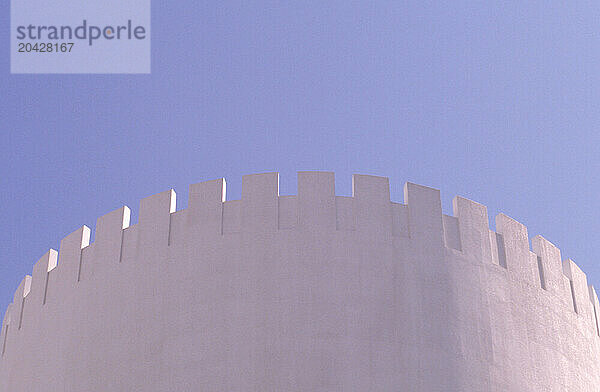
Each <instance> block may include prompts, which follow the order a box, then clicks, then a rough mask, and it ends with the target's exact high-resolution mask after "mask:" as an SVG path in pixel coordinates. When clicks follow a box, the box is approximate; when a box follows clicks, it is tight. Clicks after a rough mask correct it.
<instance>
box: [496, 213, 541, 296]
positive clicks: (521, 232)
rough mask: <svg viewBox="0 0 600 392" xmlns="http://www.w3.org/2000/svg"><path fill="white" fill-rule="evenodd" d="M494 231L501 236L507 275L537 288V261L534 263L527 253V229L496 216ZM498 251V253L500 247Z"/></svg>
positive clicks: (512, 221)
mask: <svg viewBox="0 0 600 392" xmlns="http://www.w3.org/2000/svg"><path fill="white" fill-rule="evenodd" d="M496 231H497V232H498V234H500V235H502V240H503V244H504V253H505V255H506V267H507V270H508V272H509V275H511V276H512V277H513V279H515V280H520V281H523V282H526V283H528V284H530V285H535V286H538V285H539V284H538V282H539V278H538V272H537V270H538V268H537V260H535V261H534V260H533V259H532V258H531V255H530V253H529V252H530V249H529V236H528V235H527V227H525V225H523V224H522V223H520V222H517V221H516V220H514V219H512V218H511V217H509V216H507V215H505V214H498V215H497V216H496ZM498 250H499V252H500V250H501V249H500V246H499V247H498Z"/></svg>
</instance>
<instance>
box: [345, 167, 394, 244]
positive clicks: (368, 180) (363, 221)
mask: <svg viewBox="0 0 600 392" xmlns="http://www.w3.org/2000/svg"><path fill="white" fill-rule="evenodd" d="M352 197H353V199H354V213H355V220H356V228H357V229H358V230H360V231H361V232H364V233H365V234H366V235H368V236H369V237H371V236H373V237H375V238H379V239H385V238H391V236H392V203H391V201H390V182H389V179H388V178H387V177H377V176H370V175H362V174H354V175H353V176H352Z"/></svg>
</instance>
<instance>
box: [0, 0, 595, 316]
mask: <svg viewBox="0 0 600 392" xmlns="http://www.w3.org/2000/svg"><path fill="white" fill-rule="evenodd" d="M8 3H9V2H3V3H2V5H1V7H2V8H1V9H0V15H1V17H0V21H1V23H0V41H1V42H4V43H5V44H6V45H4V46H3V52H4V55H3V56H0V69H1V71H0V94H1V99H0V127H1V129H2V131H1V132H0V168H2V169H0V181H1V185H2V189H3V191H2V192H1V193H0V204H1V206H2V207H1V209H0V211H1V215H0V249H2V253H3V256H2V258H1V261H0V313H3V312H4V309H5V308H6V306H7V305H8V303H9V302H11V300H12V296H13V292H14V290H15V289H16V288H17V286H18V284H19V282H20V280H21V279H22V277H23V276H24V275H26V274H30V273H31V269H32V266H33V264H34V263H35V262H36V261H37V260H38V258H39V257H41V256H42V255H43V254H44V253H45V252H46V251H47V250H48V248H50V247H52V248H55V249H58V246H59V242H60V240H61V238H63V237H64V236H66V235H67V234H69V233H71V232H72V231H74V230H75V229H77V228H78V227H79V226H81V225H82V224H86V225H88V226H89V227H90V228H92V229H93V228H94V226H95V222H96V219H97V218H98V217H99V216H101V215H103V214H104V213H106V212H109V211H111V210H113V209H115V208H118V207H120V206H121V205H123V204H125V205H128V206H129V207H130V208H131V209H132V214H133V215H132V222H136V221H137V209H138V203H139V200H140V199H141V198H143V197H146V196H149V195H151V194H154V193H157V192H160V191H163V190H166V189H168V188H171V187H173V188H175V191H176V192H178V195H177V196H178V208H179V209H180V208H184V207H185V206H186V204H187V187H188V185H189V184H191V183H195V182H200V181H204V180H210V179H215V178H219V177H225V178H226V179H227V181H228V186H227V191H228V199H229V200H232V199H238V198H239V197H240V193H241V176H242V175H243V174H249V173H255V172H264V171H279V172H280V188H281V194H295V193H296V171H298V170H329V171H335V173H336V193H337V194H338V195H349V194H350V193H351V175H352V173H364V174H375V175H381V176H387V177H389V178H390V182H391V194H392V200H393V201H400V202H401V201H403V196H402V186H403V184H404V182H405V181H411V182H416V183H419V184H423V185H428V186H432V187H435V188H438V189H440V190H441V191H442V203H443V207H444V212H445V213H448V214H451V200H452V198H453V197H454V196H455V195H457V194H458V195H462V196H465V197H468V198H470V199H473V200H475V201H478V202H480V203H483V204H485V205H487V206H488V212H489V215H490V219H491V227H492V228H493V227H494V224H493V220H494V216H495V215H496V214H497V213H499V212H504V213H506V214H508V215H510V216H512V217H513V218H515V219H517V220H519V221H520V222H522V223H524V224H525V225H527V226H528V229H529V234H530V238H531V237H533V236H534V235H536V234H542V235H544V236H545V237H546V238H548V239H549V240H550V241H552V242H554V243H555V244H556V245H557V246H559V247H560V248H561V250H562V253H563V258H572V259H574V260H575V262H576V263H577V264H578V265H579V266H580V267H581V268H582V269H583V270H584V271H585V272H586V273H587V276H588V280H589V282H590V283H593V284H595V285H596V286H600V261H599V255H600V209H599V208H598V199H599V196H598V194H599V193H600V177H599V175H598V172H599V171H600V156H599V153H600V135H599V132H598V131H599V129H598V128H599V127H598V124H599V120H600V3H598V2H591V1H590V2H558V1H543V2H542V1H526V2H524V1H518V2H480V3H481V4H471V3H474V2H460V1H454V2H424V1H422V0H419V1H404V2H399V1H390V2H376V4H372V2H352V1H348V0H344V1H337V2H334V1H331V2H323V1H302V2H298V3H297V4H296V5H292V4H290V3H291V2H245V1H244V2H242V1H239V2H235V1H228V2H214V4H213V3H208V2H203V1H191V0H186V1H178V2H177V3H176V4H175V3H173V2H159V1H154V2H153V5H152V6H153V9H152V14H153V17H152V27H151V30H152V74H151V75H129V76H127V75H10V74H9V69H10V66H9V47H8V42H9V23H8V22H9V20H8V15H9V4H8ZM224 3H226V4H224ZM249 3H253V4H249ZM444 3H452V4H451V5H450V4H444Z"/></svg>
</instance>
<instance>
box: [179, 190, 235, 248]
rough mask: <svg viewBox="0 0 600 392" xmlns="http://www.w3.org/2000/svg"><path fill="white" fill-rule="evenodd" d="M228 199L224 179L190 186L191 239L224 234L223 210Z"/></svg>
mask: <svg viewBox="0 0 600 392" xmlns="http://www.w3.org/2000/svg"><path fill="white" fill-rule="evenodd" d="M226 197H227V183H226V181H225V179H224V178H219V179H217V180H212V181H204V182H201V183H198V184H193V185H190V189H189V199H188V208H187V210H188V212H187V225H186V226H187V230H189V231H190V233H189V234H188V235H190V236H191V238H200V237H202V236H206V235H212V236H214V235H220V234H222V233H223V208H224V203H225V200H226Z"/></svg>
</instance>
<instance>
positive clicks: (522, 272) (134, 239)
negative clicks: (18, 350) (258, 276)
mask: <svg viewBox="0 0 600 392" xmlns="http://www.w3.org/2000/svg"><path fill="white" fill-rule="evenodd" d="M334 182H335V181H334V174H333V173H329V172H299V173H298V194H297V195H293V196H280V195H279V175H278V173H264V174H252V175H245V176H243V179H242V197H241V199H240V200H226V182H225V179H218V180H212V181H206V182H201V183H198V184H194V185H191V186H190V188H189V203H188V208H187V209H183V210H179V211H177V210H176V194H175V192H174V191H173V190H172V189H171V190H167V191H165V192H162V193H158V194H156V195H152V196H150V197H147V198H145V199H142V200H141V202H140V207H139V222H138V223H137V224H135V225H131V226H130V209H129V208H128V207H126V206H124V207H121V208H119V209H117V210H115V211H112V212H110V213H108V214H106V215H104V216H102V217H100V218H98V221H97V224H96V229H95V241H94V242H92V243H90V229H89V228H88V227H86V226H82V227H81V228H79V229H77V230H75V231H74V232H73V233H71V234H69V235H68V236H67V237H65V238H64V239H63V240H62V241H61V243H60V249H59V251H58V252H57V251H56V250H53V249H50V250H49V251H48V252H47V253H46V254H45V255H44V256H42V257H41V258H40V260H39V261H37V262H36V263H35V265H34V266H33V272H32V274H31V276H26V277H25V278H24V279H23V280H22V282H21V283H20V284H19V286H18V288H17V290H16V291H15V295H14V299H13V302H12V304H11V305H10V306H9V307H8V308H7V310H6V312H5V315H4V319H3V323H2V329H1V335H0V345H1V347H0V353H1V354H0V357H2V358H3V359H4V357H5V356H6V355H7V354H8V350H7V348H10V346H11V345H12V344H19V343H18V342H19V339H20V338H19V335H20V334H21V333H22V330H24V329H25V330H30V331H31V330H32V329H44V325H40V324H39V323H40V322H42V319H43V317H41V316H40V312H42V313H43V312H44V311H45V308H46V307H48V306H51V307H52V309H53V310H52V312H58V313H56V314H60V312H59V311H58V310H56V309H58V308H59V307H60V304H61V302H62V301H63V300H64V298H66V297H72V296H78V295H80V294H78V291H79V290H80V288H79V287H80V286H82V285H85V284H86V281H93V280H98V279H110V276H111V274H121V275H122V274H131V273H135V271H136V270H138V269H139V268H159V269H160V270H161V271H163V270H165V269H164V268H166V269H167V270H168V269H169V268H177V262H174V263H173V260H175V259H176V258H177V256H176V255H178V254H185V252H186V251H187V252H192V251H191V250H189V249H191V248H192V247H193V245H194V243H196V242H203V243H207V244H210V243H215V244H221V243H222V241H229V242H227V243H235V242H242V243H247V242H249V241H252V240H253V239H255V238H260V239H261V240H264V239H267V240H268V241H275V242H276V241H278V239H279V238H291V237H290V236H292V237H293V236H294V233H298V232H301V233H306V235H308V236H315V237H316V236H322V237H323V238H324V239H328V240H330V241H332V240H335V239H336V238H352V241H355V242H358V243H371V244H381V246H383V247H389V248H390V249H404V250H408V251H409V252H410V250H411V249H415V250H423V249H426V250H427V251H428V252H429V250H431V252H433V251H434V250H436V249H438V250H440V251H442V252H445V253H447V254H450V255H452V257H458V258H459V259H460V260H462V261H461V262H464V263H471V264H474V265H477V266H479V268H486V269H489V270H490V271H491V272H490V273H492V274H495V275H498V276H502V279H504V280H505V281H506V282H507V284H510V285H514V286H515V287H526V288H527V290H531V291H532V292H533V291H534V290H535V291H537V292H539V294H538V295H539V296H540V298H542V299H543V300H544V301H550V303H552V304H553V305H552V306H554V307H555V309H556V310H555V311H556V312H561V313H571V314H572V316H568V317H571V318H572V319H573V320H574V321H573V322H574V323H580V324H581V325H583V327H582V328H588V329H590V330H593V331H594V335H595V337H596V338H598V337H599V336H600V323H599V317H600V306H599V302H598V296H597V294H596V290H595V289H594V287H592V286H591V285H589V286H588V282H587V278H586V275H585V273H584V272H582V271H581V270H580V269H579V267H578V266H577V265H576V264H575V263H574V262H573V261H572V260H562V259H561V255H560V250H559V249H558V248H557V247H556V246H555V245H553V244H552V243H550V242H549V241H547V240H546V239H544V238H543V237H541V236H539V235H538V236H535V237H534V238H533V239H532V241H531V243H532V247H531V248H530V246H529V236H528V232H527V228H526V227H525V226H524V225H523V224H521V223H519V222H517V221H516V220H514V219H512V218H510V217H508V216H506V215H504V214H499V215H497V216H496V218H495V221H496V231H493V230H491V229H490V228H489V224H488V222H489V220H488V214H487V208H486V207H485V206H484V205H481V204H479V203H476V202H474V201H471V200H468V199H465V198H463V197H460V196H456V197H455V198H454V199H453V216H449V215H446V214H443V213H442V208H441V200H440V192H439V191H438V190H436V189H432V188H429V187H425V186H421V185H417V184H412V183H406V184H405V186H404V202H403V203H398V202H392V201H391V200H390V189H389V180H388V179H387V178H385V177H376V176H370V175H354V176H353V178H352V196H351V197H345V196H336V194H335V185H334ZM349 236H350V237H349ZM215 249H218V248H217V247H215ZM146 259H147V260H150V259H152V260H163V261H164V263H165V264H169V265H167V266H166V267H164V268H163V267H158V266H156V267H154V266H152V265H140V263H142V262H143V260H146ZM159 262H160V261H159ZM377 262H378V261H377V259H373V260H372V263H377ZM399 262H401V261H399ZM127 265H135V266H134V267H127V268H126V267H124V266H127ZM198 268H201V269H202V268H203V267H201V266H198ZM240 268H242V267H240ZM244 268H245V267H244ZM423 268H425V267H423ZM495 275H494V276H495ZM128 279H130V280H131V282H132V283H131V284H132V285H133V286H136V285H137V284H138V283H136V279H137V278H136V276H135V274H134V275H132V276H129V278H128ZM110 284H111V283H110V282H109V281H107V282H106V285H110ZM199 284H200V283H199ZM86 295H93V293H91V292H86ZM94 303H96V304H98V301H97V300H95V301H94ZM102 306H104V305H102ZM65 317H66V316H65ZM69 317H77V316H73V315H71V316H69ZM81 317H83V316H81ZM578 320H579V321H578ZM1 361H2V359H0V363H1Z"/></svg>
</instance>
